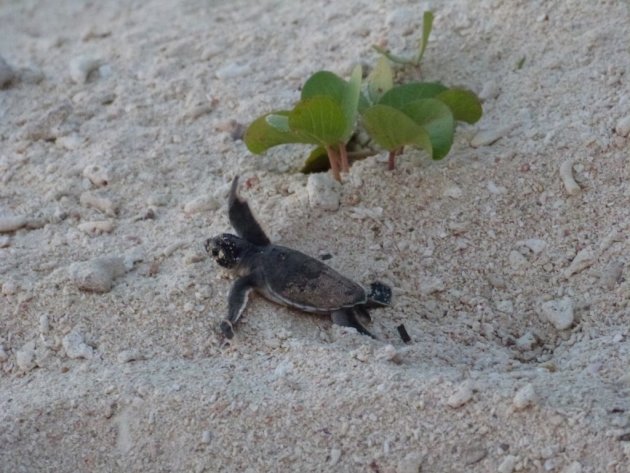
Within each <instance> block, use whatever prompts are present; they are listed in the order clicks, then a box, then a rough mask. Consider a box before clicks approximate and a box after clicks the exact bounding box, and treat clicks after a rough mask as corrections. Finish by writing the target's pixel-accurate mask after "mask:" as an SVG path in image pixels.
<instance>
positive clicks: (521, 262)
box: [508, 250, 527, 270]
mask: <svg viewBox="0 0 630 473" xmlns="http://www.w3.org/2000/svg"><path fill="white" fill-rule="evenodd" d="M508 261H509V262H510V267H511V268H512V269H514V270H516V269H520V268H522V267H523V266H525V265H526V264H527V258H525V257H524V256H523V255H522V254H520V253H519V252H518V251H516V250H512V251H510V255H509V256H508Z"/></svg>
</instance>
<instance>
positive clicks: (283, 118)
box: [265, 112, 291, 133]
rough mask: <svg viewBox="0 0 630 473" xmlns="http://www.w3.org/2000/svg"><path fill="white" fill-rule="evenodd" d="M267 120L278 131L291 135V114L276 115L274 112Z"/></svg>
mask: <svg viewBox="0 0 630 473" xmlns="http://www.w3.org/2000/svg"><path fill="white" fill-rule="evenodd" d="M265 120H266V121H267V123H268V124H269V126H272V127H273V128H275V129H276V130H277V131H280V132H282V133H289V132H290V131H291V129H290V128H289V112H286V113H282V114H280V113H275V112H272V113H270V114H269V115H267V116H266V117H265Z"/></svg>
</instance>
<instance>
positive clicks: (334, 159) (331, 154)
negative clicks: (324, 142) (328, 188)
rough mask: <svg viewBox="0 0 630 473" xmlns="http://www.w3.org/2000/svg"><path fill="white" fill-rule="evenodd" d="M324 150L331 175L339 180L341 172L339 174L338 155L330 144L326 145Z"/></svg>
mask: <svg viewBox="0 0 630 473" xmlns="http://www.w3.org/2000/svg"><path fill="white" fill-rule="evenodd" d="M326 152H327V153H328V161H330V170H331V171H332V174H333V177H334V178H335V179H336V180H338V181H339V182H341V174H339V155H338V154H337V151H336V150H335V148H334V147H332V146H330V145H329V146H326Z"/></svg>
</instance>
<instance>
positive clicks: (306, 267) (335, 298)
mask: <svg viewBox="0 0 630 473" xmlns="http://www.w3.org/2000/svg"><path fill="white" fill-rule="evenodd" d="M260 269H261V271H260V275H261V276H262V278H263V281H261V283H262V284H261V286H263V287H260V288H259V289H260V290H262V291H263V292H265V295H267V297H269V298H270V299H272V300H275V301H276V302H279V303H281V304H285V305H289V306H292V307H297V308H299V309H301V310H305V311H307V312H318V313H328V312H332V311H334V310H338V309H342V308H348V307H354V306H356V305H359V304H365V303H366V302H367V294H366V292H365V289H364V288H363V287H362V286H360V285H359V284H357V283H355V282H354V281H352V280H350V279H348V278H346V277H345V276H342V275H341V274H339V273H338V272H337V271H335V270H334V269H332V268H331V267H329V266H327V265H325V264H324V263H322V262H321V261H318V260H316V259H315V258H311V257H310V256H307V255H305V254H303V253H300V252H299V251H296V250H292V249H290V248H285V247H283V246H276V245H271V246H269V247H267V248H266V251H265V252H264V255H263V256H262V258H261V268H260Z"/></svg>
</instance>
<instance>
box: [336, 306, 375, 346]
mask: <svg viewBox="0 0 630 473" xmlns="http://www.w3.org/2000/svg"><path fill="white" fill-rule="evenodd" d="M330 317H331V318H332V321H333V323H334V324H336V325H341V326H342V327H352V328H353V329H355V330H356V331H357V332H359V333H361V334H363V335H367V336H369V337H372V338H373V339H375V340H378V339H377V338H376V337H375V336H374V335H372V333H371V332H370V331H369V330H368V329H366V328H365V327H364V326H363V325H361V323H360V322H359V321H358V320H357V317H356V315H355V313H354V309H340V310H336V311H334V312H332V313H331V314H330Z"/></svg>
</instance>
